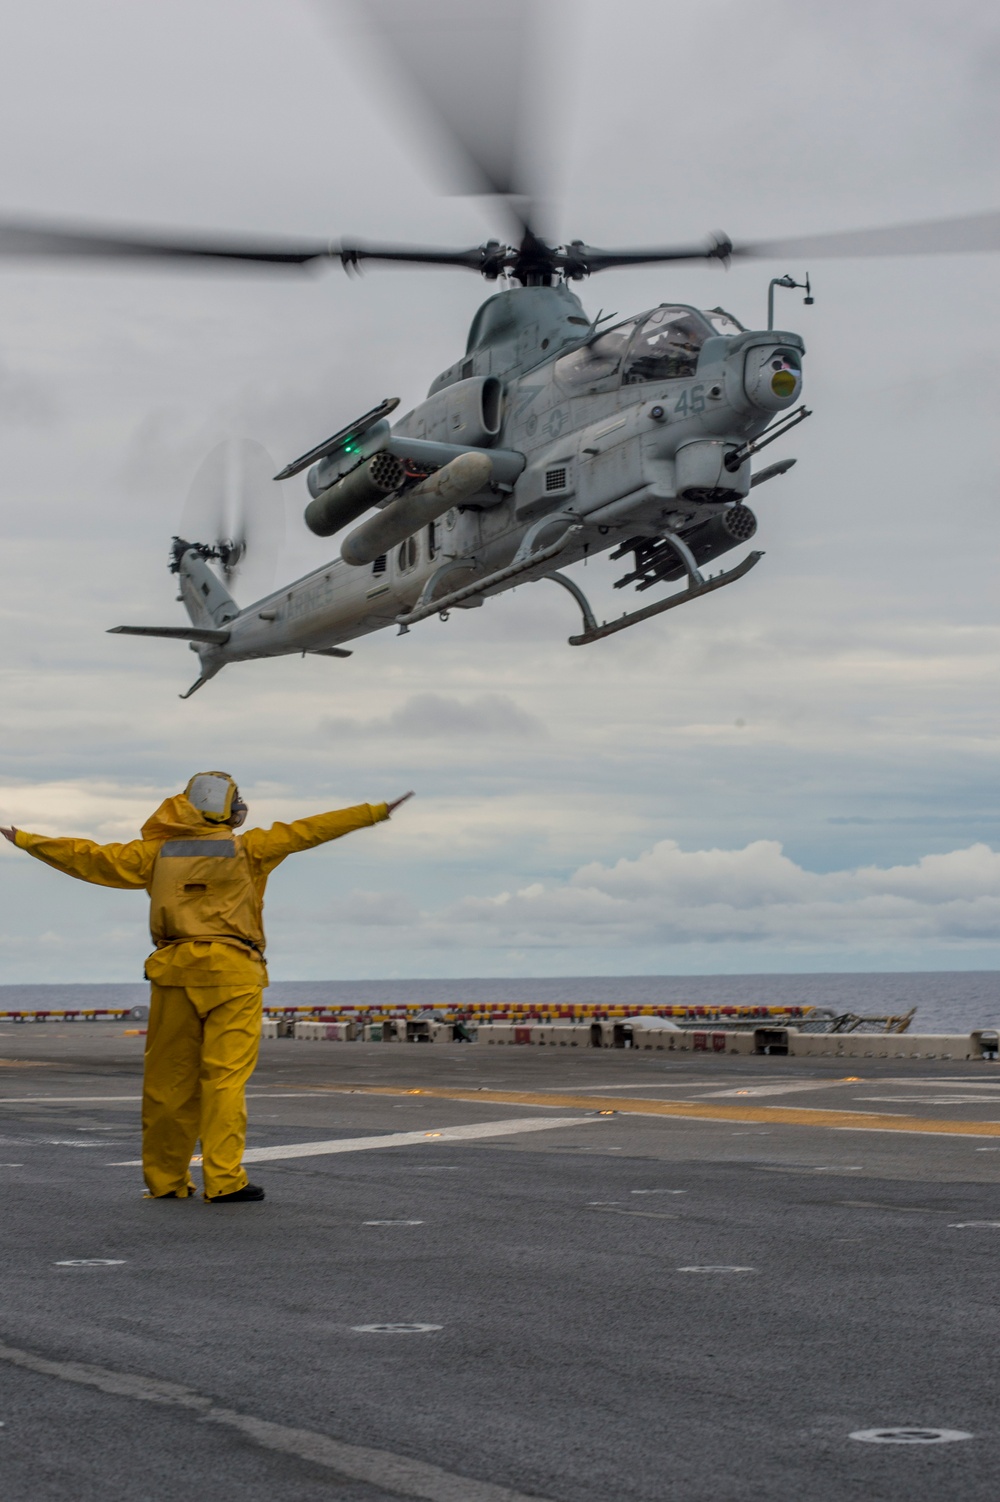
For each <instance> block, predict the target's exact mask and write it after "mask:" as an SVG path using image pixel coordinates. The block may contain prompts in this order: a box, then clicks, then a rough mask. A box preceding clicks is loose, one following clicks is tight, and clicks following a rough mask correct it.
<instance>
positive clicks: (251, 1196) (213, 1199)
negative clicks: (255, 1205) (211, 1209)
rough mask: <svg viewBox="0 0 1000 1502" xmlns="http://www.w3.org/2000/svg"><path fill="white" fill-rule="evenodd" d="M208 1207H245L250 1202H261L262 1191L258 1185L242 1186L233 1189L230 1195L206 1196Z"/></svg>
mask: <svg viewBox="0 0 1000 1502" xmlns="http://www.w3.org/2000/svg"><path fill="white" fill-rule="evenodd" d="M205 1198H206V1199H207V1200H208V1203H209V1204H210V1205H245V1204H247V1203H248V1202H249V1201H250V1200H262V1199H263V1198H264V1191H263V1189H261V1187H260V1185H259V1184H244V1185H243V1188H242V1189H234V1190H233V1192H232V1194H212V1195H206V1196H205Z"/></svg>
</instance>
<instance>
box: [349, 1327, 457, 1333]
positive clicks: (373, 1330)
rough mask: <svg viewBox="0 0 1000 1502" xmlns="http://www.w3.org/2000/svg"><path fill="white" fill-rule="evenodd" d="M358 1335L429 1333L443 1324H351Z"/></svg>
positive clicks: (440, 1328)
mask: <svg viewBox="0 0 1000 1502" xmlns="http://www.w3.org/2000/svg"><path fill="white" fill-rule="evenodd" d="M351 1329H352V1330H356V1331H357V1332H358V1334H359V1335H429V1334H430V1333H431V1331H433V1330H443V1329H444V1325H352V1326H351Z"/></svg>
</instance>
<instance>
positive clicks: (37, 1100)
mask: <svg viewBox="0 0 1000 1502" xmlns="http://www.w3.org/2000/svg"><path fill="white" fill-rule="evenodd" d="M307 1097H308V1098H310V1099H317V1100H319V1099H322V1100H329V1098H330V1092H329V1091H328V1090H295V1091H293V1092H291V1093H289V1092H287V1091H281V1092H280V1093H275V1092H273V1091H271V1090H248V1091H247V1100H305V1099H306V1098H307ZM112 1101H118V1102H126V1101H127V1102H128V1103H130V1104H131V1105H139V1104H140V1102H141V1101H142V1096H141V1095H0V1106H38V1105H47V1106H81V1105H83V1106H86V1105H94V1106H99V1105H106V1104H108V1103H109V1102H112Z"/></svg>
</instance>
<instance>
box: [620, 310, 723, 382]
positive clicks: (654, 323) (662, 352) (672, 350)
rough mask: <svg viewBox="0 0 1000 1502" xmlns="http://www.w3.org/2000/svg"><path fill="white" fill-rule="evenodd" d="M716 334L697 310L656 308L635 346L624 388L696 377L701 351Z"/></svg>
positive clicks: (626, 372) (630, 354)
mask: <svg viewBox="0 0 1000 1502" xmlns="http://www.w3.org/2000/svg"><path fill="white" fill-rule="evenodd" d="M713 333H714V330H713V328H712V325H711V324H710V323H709V322H708V320H707V319H706V318H705V317H704V316H703V315H702V314H701V313H696V312H695V311H694V309H693V308H655V309H654V310H653V312H652V313H650V315H649V317H648V318H647V319H646V321H645V323H644V324H643V325H642V328H641V329H640V330H639V332H638V334H636V336H635V339H634V340H633V342H632V348H631V349H630V351H629V357H628V362H627V364H626V366H625V374H624V376H623V378H622V380H623V384H624V385H626V386H632V385H635V384H637V383H638V382H639V381H671V380H675V379H676V378H677V377H678V376H692V375H694V373H695V369H696V367H697V365H698V351H699V350H700V349H701V347H702V345H703V344H704V343H705V340H706V339H709V338H711V336H712V334H713Z"/></svg>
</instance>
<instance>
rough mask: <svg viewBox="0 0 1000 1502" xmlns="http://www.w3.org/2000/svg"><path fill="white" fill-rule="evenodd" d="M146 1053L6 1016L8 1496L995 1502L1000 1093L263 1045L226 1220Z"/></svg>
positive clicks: (960, 1084) (518, 1052)
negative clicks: (243, 1154)
mask: <svg viewBox="0 0 1000 1502" xmlns="http://www.w3.org/2000/svg"><path fill="white" fill-rule="evenodd" d="M143 1042H144V1040H143V1038H142V1037H129V1036H126V1035H125V1033H124V1030H123V1028H122V1027H121V1025H117V1024H110V1023H109V1024H93V1025H85V1024H81V1025H75V1026H56V1025H44V1026H43V1025H24V1026H11V1025H7V1026H6V1027H0V1183H2V1184H3V1186H4V1188H3V1203H4V1207H5V1213H4V1215H3V1218H2V1232H0V1235H2V1241H3V1255H4V1273H5V1276H4V1280H3V1298H2V1302H0V1421H2V1425H3V1427H2V1428H0V1496H2V1497H3V1499H4V1502H49V1499H52V1502H56V1499H58V1502H64V1499H73V1502H90V1499H94V1502H97V1499H100V1502H119V1499H120V1502H146V1499H149V1502H174V1499H178V1502H180V1499H184V1502H190V1499H192V1498H197V1499H200V1498H202V1497H211V1498H212V1499H213V1502H230V1499H232V1502H236V1499H241V1502H244V1499H245V1502H257V1499H260V1502H313V1499H330V1502H388V1499H390V1498H399V1497H420V1498H428V1499H431V1502H525V1499H528V1498H540V1499H551V1502H658V1499H666V1498H669V1499H678V1502H758V1499H760V1502H765V1499H766V1502H793V1499H794V1502H802V1499H814V1498H815V1499H824V1502H825V1499H830V1502H839V1499H846V1498H852V1499H853V1498H857V1499H864V1502H872V1499H883V1498H884V1499H892V1502H895V1499H900V1502H902V1499H904V1498H905V1499H907V1502H912V1499H915V1498H919V1499H921V1502H936V1499H939V1498H940V1499H948V1502H954V1499H961V1502H974V1499H980V1498H982V1499H986V1498H989V1499H990V1502H993V1499H994V1498H995V1496H996V1493H997V1489H998V1471H1000V1461H998V1438H1000V1433H998V1431H1000V1424H998V1418H997V1401H996V1386H997V1376H998V1328H1000V1312H998V1299H997V1292H996V1283H997V1276H996V1269H997V1251H998V1249H1000V1068H998V1066H997V1065H995V1064H989V1063H954V1064H951V1063H941V1062H935V1061H922V1062H910V1061H906V1062H903V1061H879V1062H876V1061H863V1063H862V1061H858V1060H854V1061H844V1060H830V1061H822V1060H795V1059H784V1058H757V1059H753V1058H746V1059H744V1058H732V1057H723V1058H711V1057H709V1058H685V1059H684V1060H683V1061H674V1060H670V1059H663V1058H662V1057H661V1058H655V1059H651V1058H648V1057H643V1056H642V1055H641V1054H637V1053H632V1052H629V1051H612V1050H609V1051H606V1052H597V1051H592V1050H581V1051H580V1052H579V1053H576V1052H573V1053H572V1054H570V1053H568V1052H567V1053H562V1052H560V1053H553V1054H550V1053H549V1052H548V1051H547V1050H545V1049H539V1048H534V1047H522V1048H487V1047H486V1046H484V1045H464V1046H463V1045H449V1046H438V1045H420V1044H408V1045H403V1044H387V1045H379V1044H361V1043H356V1044H337V1043H312V1042H309V1043H307V1042H300V1041H294V1040H291V1039H277V1040H268V1041H266V1042H265V1043H264V1045H263V1047H262V1051H261V1062H260V1067H259V1069H258V1071H257V1074H256V1075H255V1077H254V1080H253V1082H252V1085H251V1088H250V1102H249V1104H250V1123H251V1125H250V1134H249V1143H248V1146H249V1148H250V1150H251V1151H252V1152H260V1150H262V1149H269V1150H270V1151H269V1152H268V1154H267V1157H266V1160H265V1161H257V1162H255V1163H253V1164H252V1165H248V1166H249V1171H250V1174H251V1178H252V1179H253V1180H254V1181H255V1182H259V1183H261V1184H263V1185H264V1187H265V1188H266V1190H267V1200H266V1201H265V1202H264V1203H263V1204H260V1205H241V1206H213V1205H206V1204H204V1203H203V1202H202V1201H201V1200H200V1199H199V1200H190V1201H149V1200H144V1199H143V1198H142V1183H141V1177H140V1174H139V1171H138V1169H137V1168H136V1167H135V1166H128V1165H130V1164H134V1160H135V1159H136V1158H138V1156H139V1126H138V1121H139V1115H138V1109H139V1108H138V1100H139V1089H140V1080H141V1064H142V1046H143ZM851 1065H853V1067H854V1068H855V1069H856V1071H857V1075H856V1076H855V1077H850V1078H845V1068H847V1067H850V1066H851ZM409 1092H420V1093H409ZM722 1092H727V1093H722ZM733 1092H741V1093H739V1094H735V1093H733ZM742 1092H745V1093H742ZM463 1097H466V1098H463ZM512 1097H513V1098H512ZM663 1103H667V1104H666V1105H664V1104H663ZM686 1108H687V1109H689V1110H690V1111H691V1112H692V1114H691V1115H690V1116H686V1115H684V1114H683V1113H684V1111H685V1109H686ZM610 1110H614V1111H616V1112H617V1114H615V1115H601V1114H598V1113H600V1112H601V1111H610ZM705 1111H710V1112H712V1113H718V1116H717V1117H715V1116H712V1117H705V1116H704V1115H701V1116H698V1115H697V1113H699V1112H700V1113H704V1112H705ZM592 1112H593V1113H594V1114H591V1113H592ZM664 1112H666V1113H667V1114H664ZM811 1113H817V1114H815V1115H813V1114H811ZM552 1123H558V1124H556V1125H552ZM857 1123H863V1126H862V1127H861V1128H860V1129H859V1128H858V1125H857ZM873 1123H874V1125H873ZM471 1127H475V1128H478V1129H479V1130H480V1132H481V1133H492V1132H494V1131H495V1133H496V1135H476V1136H471V1135H470V1136H465V1135H463V1134H462V1132H461V1131H459V1132H455V1131H454V1130H453V1129H456V1128H457V1129H464V1128H471ZM501 1132H503V1133H504V1134H505V1135H500V1133H501ZM437 1133H441V1134H443V1135H441V1136H437V1135H435V1134H437ZM400 1134H419V1136H417V1135H413V1136H410V1137H407V1138H405V1140H404V1141H402V1142H398V1141H394V1140H393V1139H394V1138H397V1137H398V1136H399V1135H400ZM425 1134H427V1135H425ZM360 1139H369V1140H368V1142H367V1144H366V1145H362V1143H361V1141H360ZM372 1139H374V1140H372ZM352 1140H353V1141H356V1142H357V1143H358V1150H352V1151H343V1150H338V1149H342V1148H343V1146H344V1145H345V1143H347V1142H349V1141H352ZM316 1144H326V1147H324V1148H323V1150H322V1151H312V1152H309V1151H307V1150H308V1149H309V1148H310V1146H312V1147H313V1148H315V1145H316ZM86 1259H98V1260H96V1261H94V1262H92V1263H90V1265H87V1261H86ZM384 1324H390V1325H392V1324H404V1325H416V1326H426V1327H428V1328H425V1329H416V1330H411V1331H392V1330H389V1331H385V1330H381V1331H380V1330H375V1331H370V1330H365V1329H363V1328H359V1327H364V1326H367V1325H384ZM894 1426H902V1427H907V1428H915V1429H921V1430H922V1429H943V1430H953V1431H962V1432H963V1433H965V1434H967V1435H969V1436H971V1438H965V1439H961V1440H956V1441H954V1442H945V1443H934V1444H928V1443H920V1442H915V1441H910V1442H908V1443H901V1444H869V1443H862V1442H859V1441H858V1440H856V1439H852V1438H851V1437H850V1436H851V1435H852V1434H853V1433H854V1432H856V1431H859V1430H871V1429H883V1428H888V1427H894Z"/></svg>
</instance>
